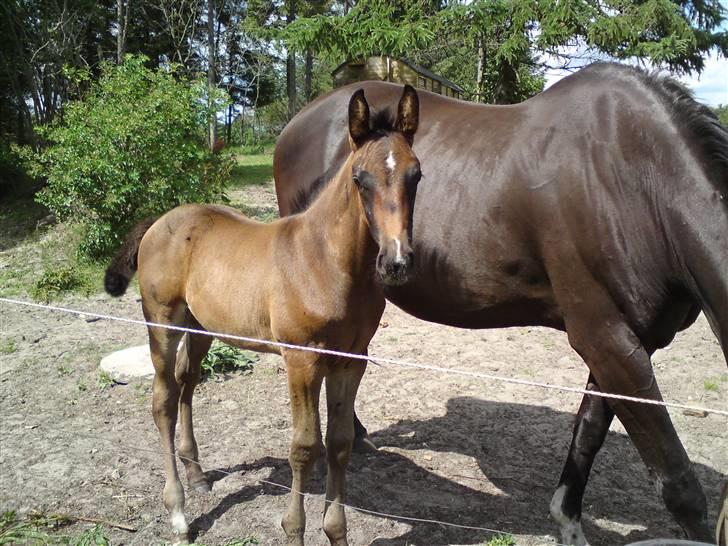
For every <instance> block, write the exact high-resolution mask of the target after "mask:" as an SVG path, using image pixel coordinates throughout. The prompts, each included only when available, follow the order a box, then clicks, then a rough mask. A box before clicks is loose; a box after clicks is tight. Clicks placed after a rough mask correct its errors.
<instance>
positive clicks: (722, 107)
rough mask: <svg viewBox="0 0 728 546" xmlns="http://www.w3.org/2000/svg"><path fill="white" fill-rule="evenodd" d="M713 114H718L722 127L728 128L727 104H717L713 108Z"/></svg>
mask: <svg viewBox="0 0 728 546" xmlns="http://www.w3.org/2000/svg"><path fill="white" fill-rule="evenodd" d="M715 114H716V115H717V116H718V119H719V120H720V122H721V123H722V124H723V127H725V128H726V129H728V104H719V105H718V107H717V108H716V109H715Z"/></svg>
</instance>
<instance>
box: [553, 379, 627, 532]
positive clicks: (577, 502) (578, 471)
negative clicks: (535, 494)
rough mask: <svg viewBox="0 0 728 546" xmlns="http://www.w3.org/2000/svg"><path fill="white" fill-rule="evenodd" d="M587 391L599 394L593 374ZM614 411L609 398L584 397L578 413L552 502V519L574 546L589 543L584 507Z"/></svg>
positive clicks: (587, 385) (588, 382)
mask: <svg viewBox="0 0 728 546" xmlns="http://www.w3.org/2000/svg"><path fill="white" fill-rule="evenodd" d="M586 388H587V390H590V391H599V390H600V389H599V385H597V383H596V380H595V379H594V376H593V375H592V374H589V380H588V381H587V384H586ZM613 418H614V412H613V411H612V409H611V408H610V407H609V404H608V403H607V401H606V399H605V398H602V397H600V396H589V395H584V398H583V399H582V401H581V405H580V406H579V411H578V413H577V414H576V423H575V424H574V434H573V437H572V439H571V447H570V448H569V454H568V456H567V457H566V463H565V465H564V470H563V471H562V473H561V479H560V480H559V486H558V488H557V489H556V492H555V493H554V496H553V498H552V499H551V517H553V518H554V520H556V522H557V523H558V524H559V526H560V528H561V541H562V542H563V543H564V544H569V545H571V546H586V545H587V544H588V543H587V541H586V538H585V537H584V532H583V530H582V528H581V507H582V500H583V498H584V489H585V488H586V483H587V480H588V479H589V471H590V470H591V467H592V463H593V462H594V457H596V455H597V452H598V451H599V449H601V447H602V444H603V443H604V438H605V437H606V436H607V432H608V431H609V425H610V424H611V423H612V419H613Z"/></svg>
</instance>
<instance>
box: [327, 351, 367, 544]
mask: <svg viewBox="0 0 728 546" xmlns="http://www.w3.org/2000/svg"><path fill="white" fill-rule="evenodd" d="M366 366H367V365H366V361H360V360H349V361H344V362H341V363H339V364H338V365H337V366H336V367H334V369H332V370H331V372H330V373H329V375H327V376H326V406H327V409H328V423H327V425H326V455H327V458H328V463H329V468H328V473H327V480H326V506H325V507H324V532H325V533H326V536H328V537H329V541H330V542H331V544H332V545H333V546H348V542H347V541H346V515H345V514H344V506H343V503H344V501H345V500H346V467H347V466H348V464H349V459H350V458H351V449H352V444H353V442H354V421H353V417H354V399H355V398H356V391H357V389H358V388H359V382H360V381H361V378H362V376H363V375H364V370H366Z"/></svg>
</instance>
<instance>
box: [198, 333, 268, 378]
mask: <svg viewBox="0 0 728 546" xmlns="http://www.w3.org/2000/svg"><path fill="white" fill-rule="evenodd" d="M258 360H260V357H259V356H258V355H257V354H256V353H254V352H252V351H243V350H241V349H237V348H235V347H231V346H230V345H225V344H223V343H220V342H218V341H215V342H213V345H212V347H211V348H210V350H209V351H208V353H207V355H206V356H205V358H204V359H203V360H202V364H201V366H200V367H201V369H202V380H203V381H206V380H208V379H214V380H217V379H218V376H220V375H224V374H227V373H232V372H237V373H242V374H245V375H247V374H250V373H253V364H255V363H256V362H257V361H258Z"/></svg>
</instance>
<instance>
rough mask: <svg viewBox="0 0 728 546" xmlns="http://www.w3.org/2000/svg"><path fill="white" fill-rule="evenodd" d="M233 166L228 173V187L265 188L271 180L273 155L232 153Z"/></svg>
mask: <svg viewBox="0 0 728 546" xmlns="http://www.w3.org/2000/svg"><path fill="white" fill-rule="evenodd" d="M233 157H234V159H235V166H234V167H233V168H232V171H231V172H230V187H231V188H244V187H246V186H265V185H266V184H268V183H269V182H270V180H271V179H272V178H273V154H272V153H263V154H254V155H245V154H240V153H234V154H233Z"/></svg>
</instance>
